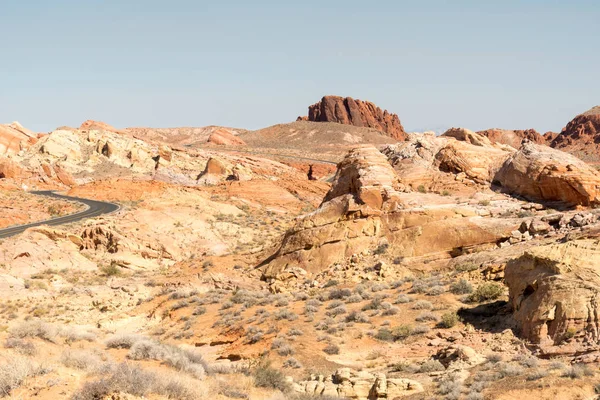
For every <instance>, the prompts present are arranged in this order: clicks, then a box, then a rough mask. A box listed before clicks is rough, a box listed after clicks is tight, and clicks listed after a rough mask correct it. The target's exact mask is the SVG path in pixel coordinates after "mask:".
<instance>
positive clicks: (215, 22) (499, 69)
mask: <svg viewBox="0 0 600 400" xmlns="http://www.w3.org/2000/svg"><path fill="white" fill-rule="evenodd" d="M0 18H1V21H2V23H1V24H0V52H1V54H2V56H1V57H2V62H0V79H1V80H0V83H1V84H2V86H1V89H0V122H3V123H6V122H10V121H13V120H18V121H20V122H21V123H22V124H24V125H25V126H27V127H29V128H31V129H34V130H38V131H49V130H52V129H54V128H56V127H57V126H60V125H71V126H78V125H79V124H81V122H83V121H84V120H86V119H96V120H102V121H105V122H107V123H110V124H112V125H115V126H117V127H127V126H153V127H172V126H203V125H210V124H214V125H226V126H234V127H242V128H250V129H255V128H261V127H265V126H269V125H273V124H276V123H281V122H288V121H292V120H294V119H295V118H296V117H297V116H298V115H304V114H306V109H307V106H308V105H309V104H312V103H314V102H316V101H317V100H319V99H320V98H321V96H323V95H325V94H337V95H342V96H352V97H356V98H360V99H368V100H371V101H373V102H375V103H376V104H378V105H380V106H381V107H382V108H387V109H388V110H390V111H393V112H395V113H397V114H398V115H399V116H400V119H401V121H402V123H403V124H404V126H405V128H407V129H408V130H424V129H441V128H444V127H449V126H464V127H467V128H470V129H475V130H478V129H484V128H489V127H502V128H512V129H525V128H535V129H537V130H539V131H541V132H545V131H547V130H554V131H557V130H560V129H561V128H562V127H563V126H564V125H565V124H566V123H567V122H568V121H569V120H570V119H571V118H572V117H573V116H575V115H576V114H578V113H580V112H583V111H585V110H587V109H589V108H591V107H592V106H594V105H597V104H600V79H599V78H600V72H599V68H600V51H598V49H599V45H600V42H599V38H600V22H599V21H600V5H599V3H598V2H597V1H583V0H572V1H550V0H546V1H541V0H520V1H516V0H497V1H485V0H474V1H466V0H465V1H461V0H455V1H441V0H440V1H428V0H414V1H401V0H396V1H393V0H387V1H386V0H381V1H370V2H368V1H364V0H361V1H354V0H346V1H338V0H319V1H313V0H301V1H300V0H294V1H285V0H273V1H261V0H254V1H250V0H236V1H234V0H231V1H227V0H219V1H216V0H215V1H193V0H170V1H165V0H160V1H158V0H143V1H142V0H118V1H117V0H104V1H100V0H51V1H50V0H0Z"/></svg>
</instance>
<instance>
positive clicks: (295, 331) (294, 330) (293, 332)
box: [288, 328, 304, 336]
mask: <svg viewBox="0 0 600 400" xmlns="http://www.w3.org/2000/svg"><path fill="white" fill-rule="evenodd" d="M288 335H289V336H302V335H304V332H303V331H302V329H298V328H291V329H290V330H289V331H288Z"/></svg>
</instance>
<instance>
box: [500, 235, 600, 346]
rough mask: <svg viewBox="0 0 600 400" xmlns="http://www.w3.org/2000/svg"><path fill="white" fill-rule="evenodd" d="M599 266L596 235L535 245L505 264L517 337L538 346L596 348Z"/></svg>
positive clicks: (599, 339)
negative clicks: (563, 345)
mask: <svg viewBox="0 0 600 400" xmlns="http://www.w3.org/2000/svg"><path fill="white" fill-rule="evenodd" d="M598 265H600V240H598V239H597V238H596V239H579V240H574V241H569V242H566V243H560V244H553V245H549V246H541V247H537V248H534V249H531V250H528V251H526V252H525V254H523V255H522V256H521V257H519V258H517V259H515V260H512V261H510V262H508V263H507V265H506V270H505V281H506V284H507V285H508V287H509V302H510V305H511V306H512V309H513V311H514V318H515V320H516V321H517V323H518V325H519V329H520V332H521V335H522V336H523V337H524V338H526V339H528V340H530V341H531V342H533V343H537V344H539V345H541V346H554V345H559V344H564V342H565V341H567V342H571V345H574V346H575V347H577V346H594V347H598V345H600V317H599V315H600V273H599V272H600V269H599V267H598ZM574 350H576V349H574Z"/></svg>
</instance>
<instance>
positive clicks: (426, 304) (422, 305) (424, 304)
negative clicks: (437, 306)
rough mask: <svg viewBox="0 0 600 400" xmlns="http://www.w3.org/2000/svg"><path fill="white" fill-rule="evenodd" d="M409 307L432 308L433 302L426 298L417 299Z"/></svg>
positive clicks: (414, 308)
mask: <svg viewBox="0 0 600 400" xmlns="http://www.w3.org/2000/svg"><path fill="white" fill-rule="evenodd" d="M411 308H412V309H413V310H431V309H432V308H433V304H431V303H430V302H429V301H427V300H419V301H416V302H415V303H414V304H413V305H412V307H411Z"/></svg>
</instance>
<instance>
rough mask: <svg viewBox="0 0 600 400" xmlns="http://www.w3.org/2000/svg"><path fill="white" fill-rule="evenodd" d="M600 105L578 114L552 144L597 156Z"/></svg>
mask: <svg viewBox="0 0 600 400" xmlns="http://www.w3.org/2000/svg"><path fill="white" fill-rule="evenodd" d="M599 143H600V106H596V107H593V108H592V109H590V110H588V111H586V112H584V113H583V114H580V115H578V116H576V117H575V118H574V119H573V120H571V121H570V122H569V123H568V124H567V126H565V127H564V128H563V130H562V132H561V133H560V134H559V135H556V137H555V138H554V139H553V140H552V143H551V144H550V146H552V147H554V148H557V149H561V150H563V151H568V152H571V153H574V152H578V153H585V154H589V155H592V156H596V158H595V159H594V161H597V155H598V150H600V144H599Z"/></svg>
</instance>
